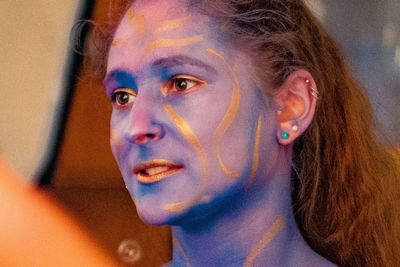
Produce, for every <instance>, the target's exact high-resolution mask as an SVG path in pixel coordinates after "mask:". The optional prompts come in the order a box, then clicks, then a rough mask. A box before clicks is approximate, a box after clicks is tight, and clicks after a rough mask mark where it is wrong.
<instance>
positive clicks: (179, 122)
mask: <svg viewBox="0 0 400 267" xmlns="http://www.w3.org/2000/svg"><path fill="white" fill-rule="evenodd" d="M164 110H165V111H166V112H167V114H168V115H169V117H170V118H171V120H172V121H173V122H174V124H175V126H176V128H177V129H178V131H179V132H180V133H181V134H182V136H183V137H184V138H185V139H186V140H187V141H188V142H189V144H191V145H192V146H193V148H194V149H195V151H196V152H197V154H198V155H199V158H200V160H201V163H202V167H203V176H202V180H201V186H200V190H199V192H198V194H197V195H196V197H194V198H193V200H192V201H190V202H188V203H183V202H179V203H172V204H167V205H165V206H164V209H165V210H167V211H170V212H182V211H184V210H186V209H188V208H190V206H192V205H193V204H195V203H196V202H198V201H199V200H200V199H201V197H202V195H203V193H204V191H205V188H206V187H207V184H208V164H207V156H206V152H205V150H204V148H203V145H202V144H201V143H200V140H199V139H198V138H197V136H196V135H195V134H194V133H193V131H192V129H191V128H190V126H189V124H188V123H187V122H186V121H185V120H184V119H183V118H182V117H181V116H179V114H178V113H176V112H175V110H174V109H173V108H172V106H171V105H164Z"/></svg>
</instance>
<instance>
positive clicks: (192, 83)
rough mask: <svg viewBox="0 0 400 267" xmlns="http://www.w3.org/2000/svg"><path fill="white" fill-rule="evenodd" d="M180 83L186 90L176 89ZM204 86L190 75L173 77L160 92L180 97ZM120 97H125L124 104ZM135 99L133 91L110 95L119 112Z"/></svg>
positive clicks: (204, 82)
mask: <svg viewBox="0 0 400 267" xmlns="http://www.w3.org/2000/svg"><path fill="white" fill-rule="evenodd" d="M182 82H183V83H184V85H185V86H186V87H188V88H184V89H181V90H179V89H177V86H178V83H182ZM205 84H207V82H206V81H204V80H201V79H199V78H196V77H193V76H190V75H175V76H173V77H171V78H170V79H168V81H166V82H164V83H163V85H162V88H161V91H162V93H163V94H164V95H166V94H173V95H182V94H187V93H189V92H191V91H193V90H195V89H197V88H200V87H202V86H204V85H205ZM121 97H127V99H126V102H125V103H122V102H123V101H125V100H122V99H121ZM135 98H136V92H135V91H133V90H132V89H129V88H118V89H116V90H115V91H114V92H113V93H112V94H111V103H112V106H113V108H114V109H119V110H121V109H125V108H127V107H128V106H130V105H131V104H133V103H134V101H135Z"/></svg>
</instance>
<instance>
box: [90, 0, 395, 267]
mask: <svg viewBox="0 0 400 267" xmlns="http://www.w3.org/2000/svg"><path fill="white" fill-rule="evenodd" d="M189 2H190V6H191V7H192V8H195V9H197V10H198V11H199V12H203V13H205V14H207V15H209V16H211V17H213V18H215V20H216V21H218V22H219V23H220V25H221V26H222V27H221V28H222V30H223V31H224V32H225V34H226V36H227V37H228V38H230V40H231V41H232V42H234V44H236V45H237V46H238V47H240V48H241V49H245V50H247V51H248V53H249V54H250V55H252V58H253V65H254V66H255V73H256V77H257V78H258V80H259V81H261V84H263V85H264V86H263V88H271V84H272V87H273V88H276V89H277V88H279V87H280V85H282V84H283V82H284V81H285V79H286V78H287V77H288V76H289V75H290V74H291V73H292V72H294V71H295V70H297V69H305V70H307V71H309V72H310V73H311V75H312V76H313V78H314V80H315V83H316V85H317V87H318V91H319V99H318V102H317V107H316V111H315V115H314V119H313V121H312V123H311V125H310V126H309V128H308V129H307V130H306V131H305V133H304V134H303V135H302V136H301V137H300V138H298V139H297V140H296V141H295V143H294V151H293V166H292V180H293V182H292V185H293V187H292V188H293V192H292V199H293V208H294V213H295V216H296V221H297V223H298V226H299V228H300V230H301V232H302V234H303V236H304V238H305V239H306V241H307V242H308V244H309V245H310V246H311V247H312V248H313V249H314V250H315V251H316V252H318V253H319V254H321V255H322V256H324V257H326V258H327V259H329V260H331V261H332V262H334V263H336V264H338V265H340V266H400V253H399V250H400V222H399V215H400V211H399V210H400V193H399V184H398V183H399V181H400V174H399V173H400V171H399V165H400V164H399V161H398V159H399V157H398V156H399V155H398V154H397V155H396V156H395V150H394V149H393V148H392V147H391V146H390V145H388V144H386V143H383V140H384V138H381V137H382V136H383V135H382V134H381V133H380V132H379V129H378V127H377V126H376V123H375V121H374V117H373V113H372V109H371V105H370V103H369V100H368V97H367V95H366V93H365V92H364V90H363V88H362V87H361V86H360V85H359V83H358V82H357V81H356V80H355V78H354V77H353V75H352V74H351V71H350V70H349V67H348V66H347V64H346V63H345V60H344V58H343V55H342V53H341V51H340V50H339V48H338V45H337V44H336V43H335V41H334V40H333V39H332V38H331V37H330V36H329V35H328V34H327V33H326V31H325V30H324V29H323V28H322V26H321V25H320V23H319V22H318V21H317V20H316V19H315V17H314V16H313V15H312V14H311V12H310V11H309V9H308V8H307V7H306V5H305V4H304V3H303V1H300V0H230V1H229V0H219V1H215V0H189ZM110 25H111V24H110ZM114 28H115V24H113V26H111V27H109V29H110V30H109V31H106V30H105V29H106V28H104V27H103V32H102V33H103V35H102V41H101V42H97V45H96V47H98V48H100V50H98V51H100V53H101V54H102V55H103V58H102V60H103V61H102V62H103V64H99V63H96V66H103V67H100V68H98V69H99V70H100V72H99V73H100V75H102V74H104V69H105V64H104V62H105V58H106V57H105V56H104V55H106V54H107V53H106V51H107V50H108V47H109V45H110V43H111V39H112V29H114ZM105 33H107V34H105ZM95 44H96V42H95ZM99 44H101V45H100V46H99ZM266 93H267V94H268V95H270V96H272V95H273V94H274V93H275V92H273V91H272V92H266Z"/></svg>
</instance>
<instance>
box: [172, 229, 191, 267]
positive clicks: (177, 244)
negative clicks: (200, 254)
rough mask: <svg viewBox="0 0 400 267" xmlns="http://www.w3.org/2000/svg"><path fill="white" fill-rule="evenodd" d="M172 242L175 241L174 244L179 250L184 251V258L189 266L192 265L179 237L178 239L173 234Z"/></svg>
mask: <svg viewBox="0 0 400 267" xmlns="http://www.w3.org/2000/svg"><path fill="white" fill-rule="evenodd" d="M172 243H173V244H174V245H175V246H176V247H177V248H178V249H179V251H180V252H181V253H182V256H183V260H184V261H185V263H186V266H189V267H190V266H192V265H190V263H189V259H188V258H187V256H186V253H185V251H184V250H183V248H182V245H181V244H180V243H179V241H178V239H176V237H175V236H173V235H172Z"/></svg>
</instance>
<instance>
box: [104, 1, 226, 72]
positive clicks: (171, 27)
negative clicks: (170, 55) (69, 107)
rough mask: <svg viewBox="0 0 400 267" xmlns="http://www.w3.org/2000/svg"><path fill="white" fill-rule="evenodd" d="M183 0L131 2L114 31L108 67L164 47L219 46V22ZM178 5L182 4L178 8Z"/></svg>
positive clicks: (139, 58)
mask: <svg viewBox="0 0 400 267" xmlns="http://www.w3.org/2000/svg"><path fill="white" fill-rule="evenodd" d="M183 2H184V1H180V0H172V1H150V2H149V3H148V2H145V1H140V2H139V3H136V4H134V5H132V6H130V8H129V9H128V10H127V12H126V14H125V15H124V17H123V19H122V20H121V23H120V25H119V26H118V28H117V31H116V34H115V35H114V39H113V42H112V44H111V48H110V52H109V58H108V59H109V60H108V70H109V69H110V68H113V67H115V66H113V65H115V64H117V65H123V64H122V63H123V61H125V60H127V58H129V59H130V60H129V61H130V62H136V63H139V62H141V61H142V60H143V59H146V58H152V57H153V54H154V52H156V53H155V54H156V55H159V53H160V52H159V51H160V49H161V50H164V51H165V48H168V49H170V50H174V52H175V53H182V52H185V53H186V52H187V50H188V49H189V50H191V51H192V52H194V49H197V50H198V49H201V50H204V51H206V49H207V48H211V47H214V49H215V47H216V46H219V44H217V43H220V41H218V39H221V38H222V37H221V34H218V32H219V29H218V26H217V25H216V24H214V23H210V22H211V19H210V18H209V17H208V16H207V15H202V14H199V13H197V12H191V11H187V9H186V7H184V6H182V3H183ZM141 3H143V4H141ZM175 5H180V6H178V7H177V8H174V7H175ZM218 36H219V37H218ZM203 46H206V47H203ZM225 48H226V47H225ZM115 59H118V60H117V61H118V62H116V60H115Z"/></svg>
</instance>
